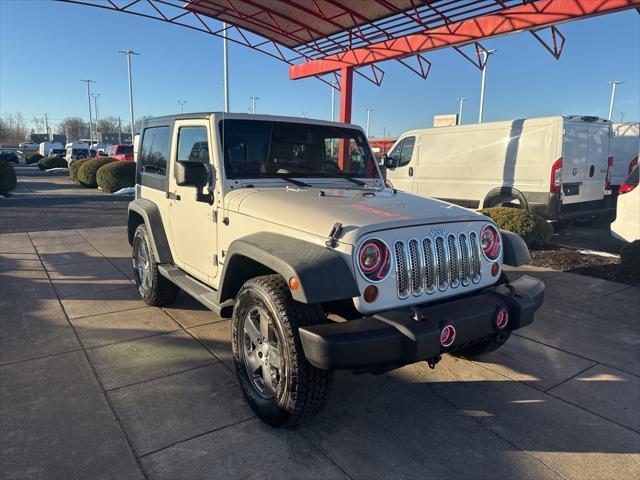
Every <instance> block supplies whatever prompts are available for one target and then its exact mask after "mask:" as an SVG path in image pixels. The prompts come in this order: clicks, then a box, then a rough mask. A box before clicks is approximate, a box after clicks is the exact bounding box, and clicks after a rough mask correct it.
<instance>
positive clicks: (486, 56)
mask: <svg viewBox="0 0 640 480" xmlns="http://www.w3.org/2000/svg"><path fill="white" fill-rule="evenodd" d="M494 53H496V51H495V50H485V51H484V52H481V53H480V55H482V85H481V87H480V112H479V114H478V123H482V117H483V116H484V88H485V84H486V81H487V63H489V55H492V54H494Z"/></svg>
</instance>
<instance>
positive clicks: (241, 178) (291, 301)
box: [128, 113, 544, 426]
mask: <svg viewBox="0 0 640 480" xmlns="http://www.w3.org/2000/svg"><path fill="white" fill-rule="evenodd" d="M128 236H129V243H130V244H131V246H132V250H133V267H134V271H135V280H136V283H137V286H138V289H139V291H140V295H141V296H142V298H143V299H144V301H145V302H146V303H147V304H149V305H155V306H163V305H168V304H170V303H171V302H172V301H173V300H174V299H175V298H176V296H177V295H178V292H179V290H180V289H181V290H184V291H185V292H186V293H188V294H189V295H191V296H193V297H194V298H195V299H197V300H198V301H200V302H201V303H203V304H204V305H206V306H207V307H208V308H210V309H211V310H213V311H214V312H215V313H216V314H218V315H220V316H221V317H223V318H231V319H232V343H233V345H232V349H233V358H234V362H235V368H236V371H237V375H238V378H239V382H240V385H241V387H242V389H243V391H244V394H245V396H246V398H247V400H248V402H249V404H250V405H251V407H252V408H253V410H254V411H255V412H256V414H257V415H258V416H259V417H260V418H261V419H262V420H264V421H265V422H266V423H268V424H270V425H273V426H281V425H285V424H286V425H295V424H296V423H299V422H300V421H302V420H303V419H305V418H307V417H309V416H311V415H313V414H315V413H317V412H318V411H319V410H320V409H321V408H322V407H323V405H324V404H325V403H326V401H327V396H328V392H329V389H330V385H331V379H332V371H333V370H337V369H347V370H351V371H354V372H358V373H362V372H369V373H382V372H386V371H389V370H391V369H394V368H398V367H401V366H403V365H407V364H411V363H415V362H419V361H426V362H428V363H429V365H430V366H432V367H433V366H435V364H436V363H437V362H438V361H439V359H440V358H441V355H443V354H444V353H448V354H451V355H455V356H460V357H466V358H471V357H475V356H477V355H481V354H484V353H487V352H491V351H493V350H495V349H497V348H499V347H500V346H502V345H503V344H504V343H505V342H506V341H507V339H508V338H509V335H510V334H511V332H512V331H513V330H516V329H519V328H522V327H524V326H526V325H528V324H530V323H531V322H532V321H533V315H534V312H535V311H536V310H537V309H538V308H539V307H540V305H541V304H542V301H543V296H544V284H543V283H542V282H540V281H539V280H537V279H534V278H531V277H527V276H524V277H522V278H520V279H518V280H517V281H514V282H510V281H509V280H508V278H507V277H506V275H505V273H504V272H503V264H507V265H513V266H519V265H522V264H525V263H527V262H528V261H529V252H528V250H527V247H526V245H525V244H524V242H523V240H522V239H521V238H520V237H519V236H517V235H515V234H513V233H510V232H506V231H500V230H499V229H498V228H497V227H496V225H495V224H494V223H493V222H492V221H491V219H490V218H488V217H486V216H484V215H481V214H478V213H474V212H472V211H470V210H467V209H464V208H461V207H457V206H455V205H451V204H449V203H446V202H442V201H437V200H432V199H427V198H422V197H418V196H414V195H411V194H407V193H402V192H398V191H396V190H393V189H389V188H385V185H384V180H383V177H382V175H381V173H380V169H379V167H378V164H377V162H376V161H375V160H374V157H373V155H372V153H371V151H370V148H369V145H368V143H367V139H366V137H365V135H364V133H363V131H362V129H360V128H358V127H356V126H354V125H345V124H339V123H332V122H324V121H316V120H308V119H306V118H305V119H299V118H288V117H275V116H266V115H246V114H224V113H202V114H181V115H175V116H167V117H158V118H152V119H149V120H146V121H145V123H144V125H143V128H142V137H141V141H140V149H139V156H138V159H137V174H136V196H135V200H134V201H133V202H131V204H130V205H129V218H128Z"/></svg>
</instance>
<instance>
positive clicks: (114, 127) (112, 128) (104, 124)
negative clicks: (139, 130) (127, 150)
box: [98, 117, 118, 133]
mask: <svg viewBox="0 0 640 480" xmlns="http://www.w3.org/2000/svg"><path fill="white" fill-rule="evenodd" d="M98 131H99V132H102V133H117V132H118V118H117V117H104V118H101V119H100V120H98Z"/></svg>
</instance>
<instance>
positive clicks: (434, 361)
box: [427, 355, 442, 370]
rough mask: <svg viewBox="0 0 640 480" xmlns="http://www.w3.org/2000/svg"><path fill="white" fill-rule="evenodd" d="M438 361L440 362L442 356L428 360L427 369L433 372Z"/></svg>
mask: <svg viewBox="0 0 640 480" xmlns="http://www.w3.org/2000/svg"><path fill="white" fill-rule="evenodd" d="M440 360H442V355H438V356H437V357H433V358H430V359H429V360H427V365H429V368H430V369H431V370H433V369H434V368H436V365H437V364H438V362H439V361H440Z"/></svg>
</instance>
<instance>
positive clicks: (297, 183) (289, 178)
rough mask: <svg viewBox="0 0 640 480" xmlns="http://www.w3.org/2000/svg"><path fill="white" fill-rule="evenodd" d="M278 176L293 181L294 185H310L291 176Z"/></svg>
mask: <svg viewBox="0 0 640 480" xmlns="http://www.w3.org/2000/svg"><path fill="white" fill-rule="evenodd" d="M278 178H282V179H283V180H286V181H287V182H289V183H293V184H294V185H296V186H298V187H310V186H311V185H309V184H308V183H304V182H301V181H300V180H296V179H294V178H291V177H290V176H288V175H278Z"/></svg>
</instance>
